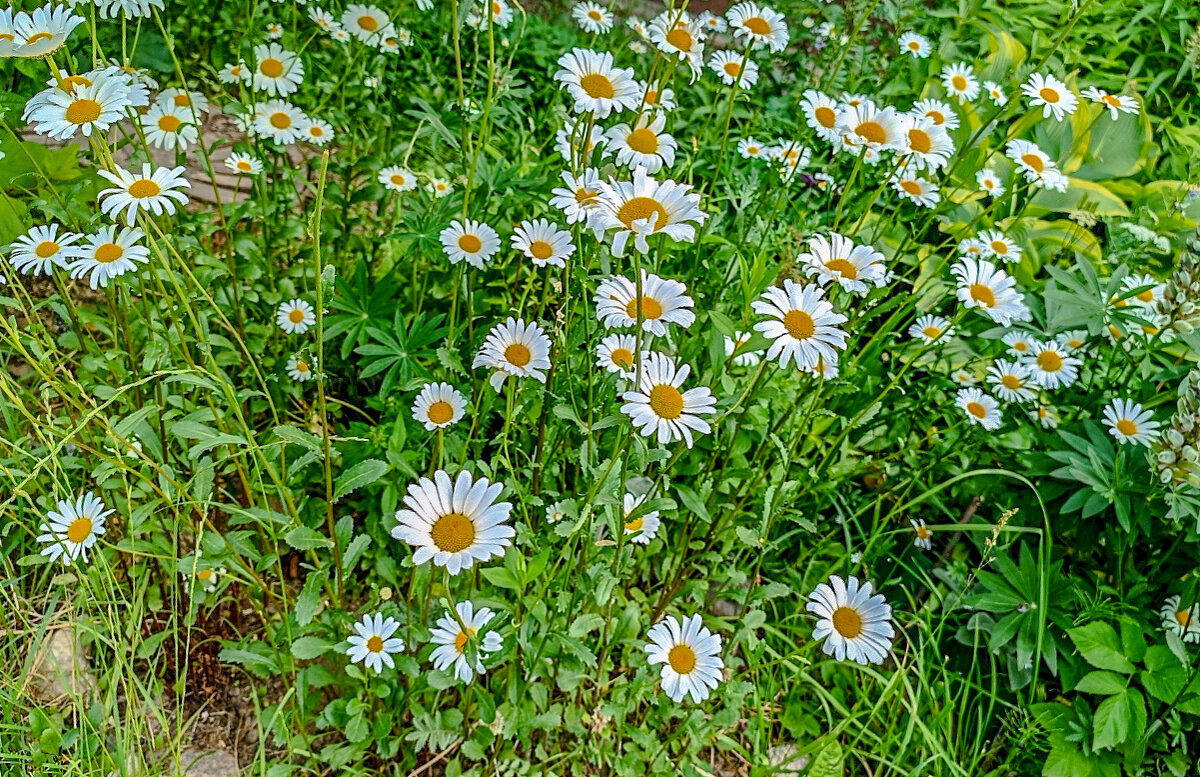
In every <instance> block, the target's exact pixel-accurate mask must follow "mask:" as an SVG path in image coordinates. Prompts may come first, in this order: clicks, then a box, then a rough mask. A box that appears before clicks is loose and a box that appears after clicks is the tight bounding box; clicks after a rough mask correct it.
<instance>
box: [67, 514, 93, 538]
mask: <svg viewBox="0 0 1200 777" xmlns="http://www.w3.org/2000/svg"><path fill="white" fill-rule="evenodd" d="M91 534H92V519H91V518H87V517H85V516H80V517H78V518H76V519H75V520H73V521H71V525H70V526H68V527H67V539H68V540H69V541H70V542H73V543H75V544H77V545H78V544H79V543H81V542H83V541H84V540H86V539H87V538H88V537H90V536H91Z"/></svg>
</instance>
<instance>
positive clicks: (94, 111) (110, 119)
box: [27, 76, 130, 140]
mask: <svg viewBox="0 0 1200 777" xmlns="http://www.w3.org/2000/svg"><path fill="white" fill-rule="evenodd" d="M35 99H37V100H38V105H37V107H36V108H35V109H34V110H32V111H28V112H27V118H28V120H29V121H30V122H33V123H34V125H35V126H34V128H33V129H34V131H35V132H37V133H38V134H39V135H46V136H47V137H51V138H54V139H56V140H69V139H70V138H72V137H74V136H75V133H76V132H79V133H82V134H83V136H84V137H91V135H92V133H93V132H103V131H105V130H107V129H108V128H109V127H111V126H112V125H113V124H115V123H117V122H118V121H120V120H121V119H123V118H125V110H126V109H127V108H128V107H129V106H130V99H129V87H128V86H127V85H126V84H125V83H124V82H123V81H121V80H120V79H116V78H108V77H103V76H100V77H97V78H96V79H94V80H92V81H91V83H89V84H83V83H77V84H76V85H75V86H74V88H73V89H72V90H71V91H69V92H66V91H63V90H62V89H58V88H53V89H49V90H46V91H45V92H42V93H41V94H40V95H39V96H38V97H36V98H35Z"/></svg>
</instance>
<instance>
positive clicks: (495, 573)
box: [483, 567, 521, 591]
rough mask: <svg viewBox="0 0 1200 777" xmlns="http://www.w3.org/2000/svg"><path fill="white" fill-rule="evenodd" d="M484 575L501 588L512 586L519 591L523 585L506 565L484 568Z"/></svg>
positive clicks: (511, 587)
mask: <svg viewBox="0 0 1200 777" xmlns="http://www.w3.org/2000/svg"><path fill="white" fill-rule="evenodd" d="M483 577H484V579H485V580H487V581H488V582H489V583H491V584H492V585H494V586H499V587H500V588H510V589H512V590H514V591H519V590H520V589H521V585H520V584H519V583H518V582H517V581H516V579H515V578H514V577H513V575H512V572H509V571H508V570H507V569H505V568H504V567H490V568H488V569H485V570H483Z"/></svg>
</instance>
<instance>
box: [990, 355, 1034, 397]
mask: <svg viewBox="0 0 1200 777" xmlns="http://www.w3.org/2000/svg"><path fill="white" fill-rule="evenodd" d="M987 382H988V385H990V386H991V387H992V390H993V391H995V392H996V395H997V396H998V397H1000V398H1001V399H1003V400H1004V401H1005V402H1029V401H1030V400H1033V399H1036V398H1037V388H1038V383H1037V381H1036V380H1035V379H1033V378H1032V377H1031V372H1030V369H1029V367H1028V366H1027V365H1025V364H1022V363H1021V362H1018V361H1008V360H1007V359H997V360H996V362H995V363H994V364H992V366H991V367H988V371H987Z"/></svg>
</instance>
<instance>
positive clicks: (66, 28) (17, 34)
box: [0, 3, 84, 57]
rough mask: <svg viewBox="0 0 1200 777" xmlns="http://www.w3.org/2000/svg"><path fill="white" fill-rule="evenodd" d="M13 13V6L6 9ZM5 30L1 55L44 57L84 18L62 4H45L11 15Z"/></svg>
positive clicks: (58, 47)
mask: <svg viewBox="0 0 1200 777" xmlns="http://www.w3.org/2000/svg"><path fill="white" fill-rule="evenodd" d="M7 13H8V14H12V9H11V8H9V9H7ZM8 21H9V22H10V23H9V24H7V25H5V26H6V27H7V28H8V29H6V30H4V33H5V36H4V39H3V40H0V45H3V46H4V47H5V48H0V55H3V56H6V57H9V56H16V57H44V56H46V55H47V54H53V53H54V52H56V51H58V50H59V49H60V48H62V47H63V44H65V43H66V42H67V36H68V35H70V34H71V32H72V31H73V30H74V29H75V28H76V27H78V26H79V25H81V24H83V22H84V18H83V17H82V16H79V15H78V14H76V13H74V12H73V11H72V10H71V9H70V8H68V7H67V6H65V5H53V4H52V3H46V4H45V5H43V6H42V7H41V8H35V9H34V10H33V11H32V12H30V13H25V12H24V11H22V12H21V13H18V14H16V15H15V16H12V15H10V16H9V18H8Z"/></svg>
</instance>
